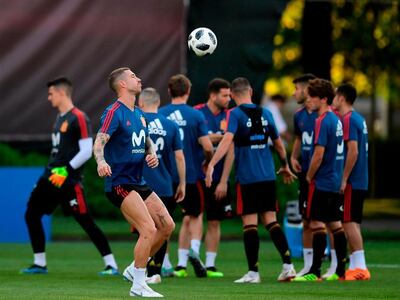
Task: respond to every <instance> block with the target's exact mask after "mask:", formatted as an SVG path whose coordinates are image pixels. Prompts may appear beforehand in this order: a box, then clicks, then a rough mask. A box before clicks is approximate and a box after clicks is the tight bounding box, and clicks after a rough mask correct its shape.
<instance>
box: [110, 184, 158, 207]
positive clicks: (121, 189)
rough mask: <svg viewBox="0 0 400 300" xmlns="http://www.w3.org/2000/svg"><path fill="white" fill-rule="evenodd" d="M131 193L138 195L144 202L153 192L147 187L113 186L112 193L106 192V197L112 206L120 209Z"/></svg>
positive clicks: (131, 185)
mask: <svg viewBox="0 0 400 300" xmlns="http://www.w3.org/2000/svg"><path fill="white" fill-rule="evenodd" d="M131 191H135V192H136V193H138V194H139V196H140V197H141V198H142V199H143V201H145V200H146V199H147V197H149V196H150V194H151V193H152V192H153V191H152V190H151V189H150V188H149V187H148V186H147V185H136V184H120V185H117V186H113V187H112V190H111V192H106V196H107V198H108V200H110V201H111V203H112V204H114V205H115V206H116V207H118V208H120V207H121V204H122V201H124V199H125V198H126V196H128V195H129V193H130V192H131Z"/></svg>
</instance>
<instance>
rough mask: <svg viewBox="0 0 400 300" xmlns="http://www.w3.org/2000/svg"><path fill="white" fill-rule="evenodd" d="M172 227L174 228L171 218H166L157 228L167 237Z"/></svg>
mask: <svg viewBox="0 0 400 300" xmlns="http://www.w3.org/2000/svg"><path fill="white" fill-rule="evenodd" d="M174 229H175V222H174V221H173V220H172V218H171V219H169V220H166V221H165V223H164V224H163V226H162V227H161V228H159V229H158V230H159V231H161V233H162V234H163V235H164V237H165V238H166V239H167V238H169V236H170V235H171V234H172V232H173V231H174Z"/></svg>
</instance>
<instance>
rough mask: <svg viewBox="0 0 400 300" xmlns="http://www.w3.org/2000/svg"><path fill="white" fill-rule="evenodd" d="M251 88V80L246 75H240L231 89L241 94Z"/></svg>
mask: <svg viewBox="0 0 400 300" xmlns="http://www.w3.org/2000/svg"><path fill="white" fill-rule="evenodd" d="M250 89H251V85H250V82H249V81H248V80H247V79H246V78H244V77H238V78H236V79H234V80H233V81H232V84H231V91H232V93H233V94H238V95H241V94H243V93H245V92H247V91H248V90H250Z"/></svg>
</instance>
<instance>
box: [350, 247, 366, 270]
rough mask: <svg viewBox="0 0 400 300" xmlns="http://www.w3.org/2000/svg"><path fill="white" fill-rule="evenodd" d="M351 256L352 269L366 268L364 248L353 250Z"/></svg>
mask: <svg viewBox="0 0 400 300" xmlns="http://www.w3.org/2000/svg"><path fill="white" fill-rule="evenodd" d="M352 256H353V260H354V269H362V270H366V269H367V264H366V263H365V255H364V250H357V251H354V252H353V254H352Z"/></svg>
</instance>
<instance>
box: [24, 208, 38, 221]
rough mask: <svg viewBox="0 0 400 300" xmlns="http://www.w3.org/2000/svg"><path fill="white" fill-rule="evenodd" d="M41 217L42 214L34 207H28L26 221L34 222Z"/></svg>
mask: <svg viewBox="0 0 400 300" xmlns="http://www.w3.org/2000/svg"><path fill="white" fill-rule="evenodd" d="M39 219H40V215H39V214H38V213H36V212H35V210H33V209H32V208H30V207H28V209H27V210H26V212H25V222H26V223H27V224H29V223H32V222H34V221H37V220H39Z"/></svg>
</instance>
